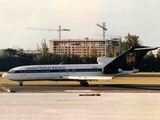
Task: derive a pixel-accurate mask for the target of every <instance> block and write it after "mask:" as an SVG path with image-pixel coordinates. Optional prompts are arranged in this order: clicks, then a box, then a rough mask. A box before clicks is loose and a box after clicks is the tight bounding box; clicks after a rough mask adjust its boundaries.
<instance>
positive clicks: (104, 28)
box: [96, 22, 107, 39]
mask: <svg viewBox="0 0 160 120" xmlns="http://www.w3.org/2000/svg"><path fill="white" fill-rule="evenodd" d="M96 25H97V26H98V27H100V28H102V29H103V39H105V31H107V28H106V24H105V22H103V26H101V25H99V24H96Z"/></svg>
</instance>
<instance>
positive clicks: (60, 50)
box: [49, 38, 121, 57]
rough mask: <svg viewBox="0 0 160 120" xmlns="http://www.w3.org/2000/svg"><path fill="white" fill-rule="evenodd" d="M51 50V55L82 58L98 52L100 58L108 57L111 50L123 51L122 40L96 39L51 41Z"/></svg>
mask: <svg viewBox="0 0 160 120" xmlns="http://www.w3.org/2000/svg"><path fill="white" fill-rule="evenodd" d="M49 50H50V52H51V53H55V54H60V55H64V54H67V55H72V54H76V55H79V56H81V57H83V56H90V55H91V54H92V52H93V51H96V53H97V55H98V56H107V53H108V52H109V51H111V50H113V51H115V50H116V51H117V52H120V51H121V39H111V40H95V39H88V38H85V39H61V40H50V41H49Z"/></svg>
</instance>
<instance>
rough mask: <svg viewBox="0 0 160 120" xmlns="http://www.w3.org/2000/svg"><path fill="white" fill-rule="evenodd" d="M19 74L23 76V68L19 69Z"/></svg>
mask: <svg viewBox="0 0 160 120" xmlns="http://www.w3.org/2000/svg"><path fill="white" fill-rule="evenodd" d="M20 75H21V76H25V69H24V68H21V69H20Z"/></svg>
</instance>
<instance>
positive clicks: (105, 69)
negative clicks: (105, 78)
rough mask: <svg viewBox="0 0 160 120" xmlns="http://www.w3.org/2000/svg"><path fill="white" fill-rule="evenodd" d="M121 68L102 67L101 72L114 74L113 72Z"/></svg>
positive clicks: (118, 71)
mask: <svg viewBox="0 0 160 120" xmlns="http://www.w3.org/2000/svg"><path fill="white" fill-rule="evenodd" d="M121 72H122V69H121V68H102V73H104V74H115V73H121Z"/></svg>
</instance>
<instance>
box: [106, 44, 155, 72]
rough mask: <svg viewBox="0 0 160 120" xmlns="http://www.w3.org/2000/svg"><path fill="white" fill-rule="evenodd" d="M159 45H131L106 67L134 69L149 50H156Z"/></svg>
mask: <svg viewBox="0 0 160 120" xmlns="http://www.w3.org/2000/svg"><path fill="white" fill-rule="evenodd" d="M155 49H157V47H154V48H151V47H148V46H138V47H130V48H129V49H128V50H127V51H126V52H124V53H123V54H122V55H120V56H118V57H117V58H116V59H114V60H113V61H112V62H110V63H109V64H107V65H106V66H105V67H104V69H110V68H111V69H113V68H115V69H117V68H121V69H123V70H133V67H135V65H136V64H137V63H138V62H139V61H140V60H141V59H142V58H143V57H144V56H145V55H146V53H147V52H148V51H151V50H155Z"/></svg>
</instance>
